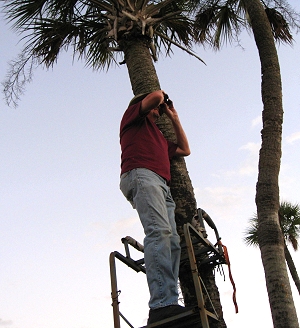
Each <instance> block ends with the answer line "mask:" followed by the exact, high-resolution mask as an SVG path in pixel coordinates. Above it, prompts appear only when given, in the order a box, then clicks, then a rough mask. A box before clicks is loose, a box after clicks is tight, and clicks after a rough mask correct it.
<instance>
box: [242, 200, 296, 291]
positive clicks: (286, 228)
mask: <svg viewBox="0 0 300 328" xmlns="http://www.w3.org/2000/svg"><path fill="white" fill-rule="evenodd" d="M278 215H279V223H280V228H281V231H282V233H283V237H284V243H285V245H284V251H285V260H286V263H287V265H288V268H289V270H290V274H291V276H292V278H293V280H294V282H295V285H296V287H297V289H298V292H299V294H300V280H299V276H298V273H297V269H296V267H295V264H294V261H293V259H292V256H291V254H290V252H289V249H288V247H287V245H288V244H290V245H292V247H293V249H294V250H295V251H297V250H298V239H299V238H300V206H299V205H298V204H294V205H293V204H292V203H290V202H281V203H280V208H279V211H278ZM249 224H250V226H249V228H247V230H246V232H245V238H244V241H245V243H246V244H247V245H249V246H252V245H253V246H258V235H257V230H258V220H257V214H255V215H254V217H252V218H251V219H250V220H249Z"/></svg>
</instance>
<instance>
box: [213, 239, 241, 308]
mask: <svg viewBox="0 0 300 328" xmlns="http://www.w3.org/2000/svg"><path fill="white" fill-rule="evenodd" d="M218 245H221V246H222V247H223V250H224V256H225V261H226V264H227V265H228V272H229V278H230V281H231V284H232V287H233V295H232V300H233V304H234V306H235V313H238V312H239V309H238V305H237V302H236V288H235V283H234V281H233V277H232V274H231V269H230V261H229V256H228V251H227V247H226V246H225V245H223V244H222V242H221V240H219V241H218Z"/></svg>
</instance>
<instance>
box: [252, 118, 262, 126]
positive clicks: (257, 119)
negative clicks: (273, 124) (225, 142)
mask: <svg viewBox="0 0 300 328" xmlns="http://www.w3.org/2000/svg"><path fill="white" fill-rule="evenodd" d="M261 120H262V118H261V115H259V116H257V117H256V118H254V119H253V120H252V121H251V127H252V128H255V127H256V126H258V125H262V122H261Z"/></svg>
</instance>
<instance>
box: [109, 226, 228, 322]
mask: <svg viewBox="0 0 300 328" xmlns="http://www.w3.org/2000/svg"><path fill="white" fill-rule="evenodd" d="M183 230H184V237H185V243H186V247H187V253H188V261H189V264H190V267H191V272H192V277H193V282H194V287H195V292H196V298H197V306H198V309H197V310H196V312H194V311H191V315H192V314H193V313H195V314H196V313H197V311H198V310H199V316H200V320H201V323H202V328H209V321H208V317H211V318H213V319H215V320H219V318H218V315H217V313H216V311H215V309H214V307H213V304H212V302H211V300H210V297H209V295H208V293H207V291H206V288H205V285H204V284H203V282H202V280H201V277H200V274H199V271H198V264H199V263H197V260H196V258H197V256H198V255H199V251H196V252H195V249H194V244H199V243H201V244H202V245H203V246H204V247H202V250H201V251H200V254H203V253H205V254H209V256H208V258H207V259H205V260H204V262H205V263H208V264H212V265H219V264H223V263H225V259H224V255H223V252H220V251H219V249H218V248H216V247H215V246H214V245H212V244H211V243H210V242H209V241H208V240H207V239H206V238H205V237H204V236H203V234H202V233H201V232H198V231H197V230H196V229H195V228H194V227H193V226H192V225H191V224H189V223H187V224H185V225H184V227H183ZM192 237H193V238H192ZM122 242H123V244H124V247H125V254H126V256H123V255H122V254H120V253H119V252H116V251H115V252H112V253H110V257H109V263H110V276H111V298H112V307H113V317H114V328H121V323H120V317H121V318H122V319H123V320H124V321H125V322H126V323H127V324H128V325H129V326H130V327H131V328H133V326H132V325H131V324H130V322H129V321H128V320H127V319H126V318H125V317H124V316H123V314H122V313H121V312H120V309H119V299H118V297H119V294H120V291H119V290H118V287H117V273H116V260H115V259H118V260H120V261H121V262H123V263H125V264H126V265H127V266H129V267H130V268H131V269H133V270H134V271H136V272H143V273H146V268H145V266H144V259H141V260H137V261H135V260H133V259H132V258H131V256H130V252H129V247H128V246H129V243H128V240H126V238H122ZM130 245H131V246H133V245H132V244H130ZM133 247H134V246H133ZM135 248H136V247H135ZM137 249H138V248H137ZM185 260H187V259H185ZM198 262H199V261H198ZM202 262H203V261H202ZM202 262H201V264H202ZM202 286H203V287H204V290H205V292H206V294H207V296H208V298H209V300H210V302H211V305H212V308H213V310H214V313H212V312H210V311H208V310H206V308H205V302H204V296H203V291H202ZM165 321H166V320H165ZM157 324H159V323H157ZM155 326H156V324H155ZM158 327H159V325H158Z"/></svg>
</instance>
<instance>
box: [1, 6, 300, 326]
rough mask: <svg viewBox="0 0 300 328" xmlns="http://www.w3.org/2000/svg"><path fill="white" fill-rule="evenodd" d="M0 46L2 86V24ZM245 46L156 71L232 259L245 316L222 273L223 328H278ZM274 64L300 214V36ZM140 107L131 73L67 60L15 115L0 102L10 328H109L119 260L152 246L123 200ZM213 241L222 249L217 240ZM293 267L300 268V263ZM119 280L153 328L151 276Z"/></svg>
mask: <svg viewBox="0 0 300 328" xmlns="http://www.w3.org/2000/svg"><path fill="white" fill-rule="evenodd" d="M290 3H291V4H294V5H296V0H293V1H290ZM297 5H298V9H299V4H297ZM0 43H1V60H0V77H1V79H0V80H1V81H3V80H4V77H5V75H6V72H7V68H8V61H10V60H11V59H14V58H15V57H16V56H17V54H18V53H19V51H20V46H19V45H18V37H17V36H16V35H15V34H13V33H12V32H11V31H10V30H9V28H8V27H7V26H6V25H5V23H4V22H3V17H2V16H1V21H0ZM241 45H242V47H243V49H242V48H241V47H236V46H235V47H234V46H233V47H230V46H227V47H225V48H224V49H223V50H222V51H221V52H219V53H215V52H212V51H211V50H209V49H207V50H203V49H202V48H199V49H197V54H198V55H199V56H200V57H201V58H202V59H203V60H204V61H205V62H206V63H207V66H205V65H203V64H202V63H201V62H198V61H197V60H196V59H195V58H193V57H190V56H188V55H187V54H185V53H183V52H182V51H175V54H174V55H173V56H172V58H164V57H161V58H160V60H159V62H158V63H157V64H155V66H156V69H157V73H158V76H159V79H160V82H161V87H162V88H163V89H164V90H165V91H166V92H167V93H168V94H169V96H170V98H171V99H172V100H173V101H174V104H175V107H176V109H177V110H178V112H179V115H180V118H181V121H182V124H183V126H184V128H185V130H186V133H187V136H188V138H189V141H190V146H191V150H192V154H191V155H190V156H189V157H188V158H187V160H186V162H187V167H188V170H189V172H190V176H191V179H192V182H193V186H194V189H195V194H196V199H197V202H198V207H202V208H203V209H205V211H206V212H207V213H209V214H210V216H211V217H212V219H213V220H214V221H215V223H216V225H217V227H218V230H219V233H220V235H221V237H222V241H223V243H224V244H225V245H226V246H227V247H228V250H229V255H230V261H231V266H232V274H233V277H234V280H235V283H236V287H237V302H238V305H239V311H240V313H239V314H235V312H234V306H233V303H232V299H231V297H232V287H231V284H230V281H229V278H228V271H227V267H224V271H225V278H226V279H225V282H224V279H223V277H220V276H219V274H217V280H218V287H219V289H220V293H221V302H222V305H223V310H224V316H225V320H226V323H227V326H228V327H229V328H240V327H241V326H242V327H243V328H250V327H264V328H271V327H272V321H271V317H270V310H269V305H268V298H267V293H266V289H265V282H264V273H263V269H262V265H261V260H260V253H259V250H258V249H252V248H249V247H246V246H245V245H244V243H243V241H242V238H243V232H244V231H245V229H246V226H247V222H248V219H249V218H250V217H251V216H252V215H253V213H254V212H255V210H256V209H255V202H254V197H255V184H256V181H257V164H258V151H259V147H260V130H261V111H262V103H261V96H260V64H259V59H258V54H257V50H256V47H255V44H254V41H253V39H252V37H251V36H249V35H248V34H246V33H243V34H242V36H241ZM278 53H279V59H280V65H281V71H282V83H283V102H284V111H285V114H284V124H283V141H282V147H283V155H282V166H281V173H280V193H281V199H282V200H288V201H291V202H300V183H299V182H300V173H299V163H300V152H299V145H300V124H299V121H300V96H299V87H300V66H299V55H300V37H299V35H297V36H295V44H294V46H293V47H289V46H282V45H281V46H280V47H279V48H278ZM131 97H132V91H131V87H130V83H129V78H128V74H127V70H126V67H125V66H121V67H120V68H112V69H111V70H110V71H109V72H107V73H106V72H93V71H92V70H91V69H88V68H85V67H84V64H83V63H81V62H77V61H75V62H74V64H73V65H72V55H71V54H70V53H67V54H66V53H64V54H62V55H61V56H60V58H59V60H58V63H57V65H55V66H54V68H53V69H50V70H48V71H47V70H45V69H44V70H43V69H42V68H39V69H37V70H36V71H35V72H34V77H33V81H32V83H30V84H29V85H28V86H27V88H26V92H25V94H24V95H23V96H22V97H21V101H20V102H19V107H18V108H17V109H12V108H8V107H7V106H6V104H5V101H4V100H3V99H2V98H3V96H2V97H1V99H2V100H1V102H0V122H1V123H0V124H1V128H0V153H1V159H0V165H1V170H0V195H1V196H0V240H1V247H0V258H1V270H0V326H1V327H2V326H3V327H9V328H99V327H101V328H102V327H103V328H110V327H113V315H112V307H111V299H110V276H109V265H108V257H109V253H110V252H111V251H114V250H118V251H121V252H123V248H122V244H121V242H120V239H121V238H122V237H124V236H126V235H132V236H133V237H134V238H136V239H138V240H139V241H140V242H142V240H143V231H142V228H141V225H140V223H139V220H138V217H137V214H136V212H135V211H134V210H132V209H131V207H130V204H129V203H127V201H126V200H125V198H124V197H123V195H122V194H121V192H120V191H119V186H118V184H119V170H120V147H119V139H118V133H119V121H120V119H121V117H122V114H123V112H124V110H125V109H126V106H127V104H128V102H129V100H130V99H131ZM209 237H210V238H211V240H212V241H214V239H213V233H211V232H210V234H209ZM134 254H135V256H136V258H140V256H141V255H139V254H136V253H134ZM292 256H293V258H294V260H295V263H296V265H297V267H298V268H299V267H300V260H299V254H298V253H294V252H293V251H292ZM118 279H119V289H121V291H122V293H121V296H120V301H121V304H120V309H121V311H122V313H123V314H124V315H126V317H127V318H128V319H129V321H130V322H131V323H132V325H133V326H134V327H139V326H142V325H144V324H145V321H146V319H147V311H148V309H147V302H148V294H147V285H146V281H145V277H144V275H142V274H141V273H139V274H136V273H135V272H131V270H130V269H128V268H127V267H126V266H124V265H118ZM291 286H292V289H293V293H294V300H295V305H296V308H298V309H299V308H300V301H299V294H297V292H296V289H295V287H294V285H293V281H291ZM298 311H299V310H298ZM298 315H299V312H298ZM123 327H127V325H126V324H125V323H124V322H122V328H123Z"/></svg>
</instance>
